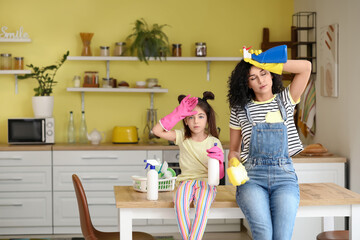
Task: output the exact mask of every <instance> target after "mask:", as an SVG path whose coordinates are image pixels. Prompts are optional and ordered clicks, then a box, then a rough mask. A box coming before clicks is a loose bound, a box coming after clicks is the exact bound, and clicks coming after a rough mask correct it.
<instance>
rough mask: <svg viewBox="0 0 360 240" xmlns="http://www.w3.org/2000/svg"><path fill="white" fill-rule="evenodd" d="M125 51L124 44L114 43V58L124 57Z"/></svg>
mask: <svg viewBox="0 0 360 240" xmlns="http://www.w3.org/2000/svg"><path fill="white" fill-rule="evenodd" d="M125 51H126V42H116V43H115V49H114V56H124V53H125Z"/></svg>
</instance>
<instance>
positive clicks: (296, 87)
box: [283, 60, 311, 102]
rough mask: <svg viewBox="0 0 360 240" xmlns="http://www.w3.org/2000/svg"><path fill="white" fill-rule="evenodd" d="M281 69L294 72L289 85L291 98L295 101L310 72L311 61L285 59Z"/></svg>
mask: <svg viewBox="0 0 360 240" xmlns="http://www.w3.org/2000/svg"><path fill="white" fill-rule="evenodd" d="M283 71H285V72H290V73H294V74H295V77H294V79H293V80H292V82H291V85H290V94H291V97H292V99H293V100H294V101H295V102H297V101H298V100H299V99H300V97H301V94H302V93H303V92H304V90H305V88H306V85H307V82H308V81H309V78H310V74H311V63H310V62H309V61H307V60H287V62H286V63H284V68H283Z"/></svg>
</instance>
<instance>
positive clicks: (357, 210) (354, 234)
mask: <svg viewBox="0 0 360 240" xmlns="http://www.w3.org/2000/svg"><path fill="white" fill-rule="evenodd" d="M359 226H360V205H351V216H350V231H349V234H350V240H355V239H360V229H359Z"/></svg>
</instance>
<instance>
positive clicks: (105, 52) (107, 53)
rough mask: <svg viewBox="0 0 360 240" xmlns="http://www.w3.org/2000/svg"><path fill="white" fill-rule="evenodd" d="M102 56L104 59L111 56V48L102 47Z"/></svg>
mask: <svg viewBox="0 0 360 240" xmlns="http://www.w3.org/2000/svg"><path fill="white" fill-rule="evenodd" d="M100 56H103V57H108V56H110V47H108V46H100Z"/></svg>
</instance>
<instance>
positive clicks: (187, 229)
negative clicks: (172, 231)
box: [174, 180, 216, 240]
mask: <svg viewBox="0 0 360 240" xmlns="http://www.w3.org/2000/svg"><path fill="white" fill-rule="evenodd" d="M215 196H216V186H210V185H208V184H207V182H205V181H199V180H191V181H183V182H181V183H180V185H179V187H178V188H177V191H176V194H175V199H174V203H175V211H176V215H177V222H178V226H179V229H180V233H181V236H182V238H183V239H184V240H200V239H202V236H203V235H204V232H205V227H206V223H207V215H208V212H209V209H210V206H211V203H212V202H213V201H214V199H215ZM192 201H194V207H195V218H194V221H193V223H192V224H191V223H190V214H189V213H190V203H191V202H192Z"/></svg>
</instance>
